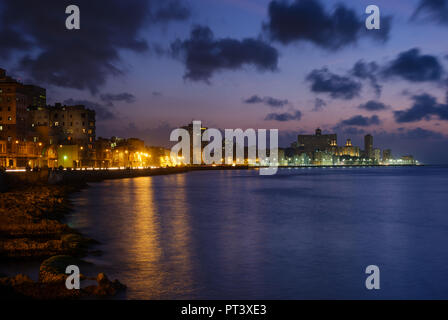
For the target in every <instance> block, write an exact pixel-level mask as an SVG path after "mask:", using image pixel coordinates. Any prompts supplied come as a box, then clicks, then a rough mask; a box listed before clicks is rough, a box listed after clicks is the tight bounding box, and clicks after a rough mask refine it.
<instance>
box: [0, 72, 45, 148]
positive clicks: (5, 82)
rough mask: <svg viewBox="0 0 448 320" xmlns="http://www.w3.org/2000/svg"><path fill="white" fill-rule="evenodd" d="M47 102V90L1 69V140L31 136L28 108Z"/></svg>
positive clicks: (23, 138) (24, 139)
mask: <svg viewBox="0 0 448 320" xmlns="http://www.w3.org/2000/svg"><path fill="white" fill-rule="evenodd" d="M34 104H36V105H45V104H46V90H45V89H44V88H40V87H37V86H34V85H24V84H22V83H21V82H19V81H17V80H16V79H13V78H12V77H10V76H8V75H7V74H6V71H5V70H4V69H0V140H7V141H8V142H12V141H16V140H20V141H26V140H27V139H28V138H30V135H31V133H30V132H29V120H28V114H27V108H28V107H29V106H32V105H34Z"/></svg>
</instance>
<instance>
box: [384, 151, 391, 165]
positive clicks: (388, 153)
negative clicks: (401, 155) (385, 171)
mask: <svg viewBox="0 0 448 320" xmlns="http://www.w3.org/2000/svg"><path fill="white" fill-rule="evenodd" d="M391 159H392V151H391V150H390V149H384V150H383V163H387V162H388V161H389V160H391Z"/></svg>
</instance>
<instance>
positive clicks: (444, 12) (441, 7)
mask: <svg viewBox="0 0 448 320" xmlns="http://www.w3.org/2000/svg"><path fill="white" fill-rule="evenodd" d="M422 14H423V15H425V16H426V18H428V21H431V20H432V21H436V22H439V23H441V24H448V0H420V2H419V4H418V6H417V8H416V9H415V12H414V14H413V16H412V18H418V17H420V16H422Z"/></svg>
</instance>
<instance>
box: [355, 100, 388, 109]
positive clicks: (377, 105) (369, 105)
mask: <svg viewBox="0 0 448 320" xmlns="http://www.w3.org/2000/svg"><path fill="white" fill-rule="evenodd" d="M358 108H359V109H364V110H367V111H381V110H386V109H389V108H390V107H389V106H387V105H385V104H384V103H382V102H379V101H374V100H370V101H367V102H366V103H363V104H360V105H359V106H358Z"/></svg>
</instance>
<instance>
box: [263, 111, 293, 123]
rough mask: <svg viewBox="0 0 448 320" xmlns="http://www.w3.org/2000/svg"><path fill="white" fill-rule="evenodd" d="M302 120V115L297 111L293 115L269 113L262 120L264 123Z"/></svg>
mask: <svg viewBox="0 0 448 320" xmlns="http://www.w3.org/2000/svg"><path fill="white" fill-rule="evenodd" d="M300 119H302V113H301V112H300V111H299V110H296V111H294V112H293V113H290V112H284V113H269V114H267V115H266V117H265V118H264V120H266V121H271V120H274V121H281V122H285V121H292V120H300Z"/></svg>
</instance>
